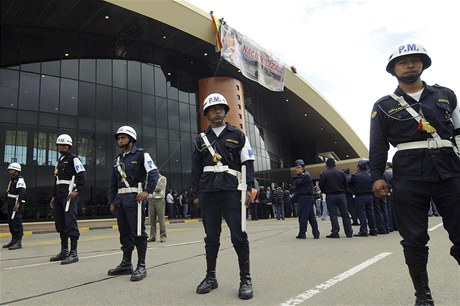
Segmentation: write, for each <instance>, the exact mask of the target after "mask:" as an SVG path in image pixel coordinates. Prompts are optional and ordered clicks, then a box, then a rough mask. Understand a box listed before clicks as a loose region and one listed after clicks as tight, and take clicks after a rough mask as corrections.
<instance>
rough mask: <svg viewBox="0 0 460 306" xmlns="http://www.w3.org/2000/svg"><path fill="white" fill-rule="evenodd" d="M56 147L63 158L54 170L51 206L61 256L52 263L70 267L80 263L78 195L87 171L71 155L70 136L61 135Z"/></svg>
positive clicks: (77, 159) (78, 159) (53, 258)
mask: <svg viewBox="0 0 460 306" xmlns="http://www.w3.org/2000/svg"><path fill="white" fill-rule="evenodd" d="M56 146H57V150H58V151H59V153H60V154H61V157H60V158H59V160H58V161H57V162H56V167H55V169H54V176H55V184H54V195H53V197H52V198H51V201H50V206H51V208H54V222H55V226H56V231H57V232H58V233H59V235H60V237H61V252H60V253H59V254H57V255H56V256H53V257H51V258H50V261H61V265H66V264H71V263H74V262H77V261H78V254H77V244H78V238H79V237H80V231H79V230H78V224H77V207H78V201H79V197H78V195H79V193H80V192H81V190H82V189H83V186H84V185H85V167H83V164H82V163H81V160H80V158H78V156H77V155H75V154H73V153H71V152H70V149H71V148H72V138H71V137H70V136H69V135H67V134H62V135H60V136H59V137H58V138H57V140H56ZM69 238H70V252H69Z"/></svg>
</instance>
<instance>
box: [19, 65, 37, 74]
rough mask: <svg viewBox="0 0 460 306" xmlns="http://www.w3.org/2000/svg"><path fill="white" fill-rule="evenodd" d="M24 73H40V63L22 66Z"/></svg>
mask: <svg viewBox="0 0 460 306" xmlns="http://www.w3.org/2000/svg"><path fill="white" fill-rule="evenodd" d="M21 70H22V71H28V72H35V73H40V63H31V64H22V65H21Z"/></svg>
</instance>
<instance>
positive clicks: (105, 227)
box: [0, 219, 201, 238]
mask: <svg viewBox="0 0 460 306" xmlns="http://www.w3.org/2000/svg"><path fill="white" fill-rule="evenodd" d="M81 221H85V220H81ZM81 221H80V222H81ZM198 222H201V219H187V220H167V221H165V223H166V224H178V223H198ZM26 224H27V222H26V223H24V224H23V225H26ZM51 224H52V225H53V226H54V222H52V223H51ZM145 225H150V223H146V224H145ZM78 229H79V231H80V232H88V231H93V230H102V229H114V230H118V225H102V226H90V227H88V226H86V227H85V226H83V227H79V228H78ZM50 233H56V229H54V228H50V229H43V230H34V231H24V236H30V235H38V234H50ZM6 237H11V233H0V238H6Z"/></svg>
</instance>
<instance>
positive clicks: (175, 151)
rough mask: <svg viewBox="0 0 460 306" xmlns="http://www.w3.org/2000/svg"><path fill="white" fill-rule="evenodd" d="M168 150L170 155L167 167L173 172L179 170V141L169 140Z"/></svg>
mask: <svg viewBox="0 0 460 306" xmlns="http://www.w3.org/2000/svg"><path fill="white" fill-rule="evenodd" d="M169 146H170V152H171V156H170V158H169V169H170V171H173V172H180V171H181V153H180V142H178V141H170V142H169Z"/></svg>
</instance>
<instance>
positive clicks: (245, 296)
mask: <svg viewBox="0 0 460 306" xmlns="http://www.w3.org/2000/svg"><path fill="white" fill-rule="evenodd" d="M238 263H239V265H240V290H239V293H238V297H239V298H240V299H242V300H250V299H252V296H253V292H252V282H251V274H250V273H249V259H245V260H242V259H239V260H238Z"/></svg>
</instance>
